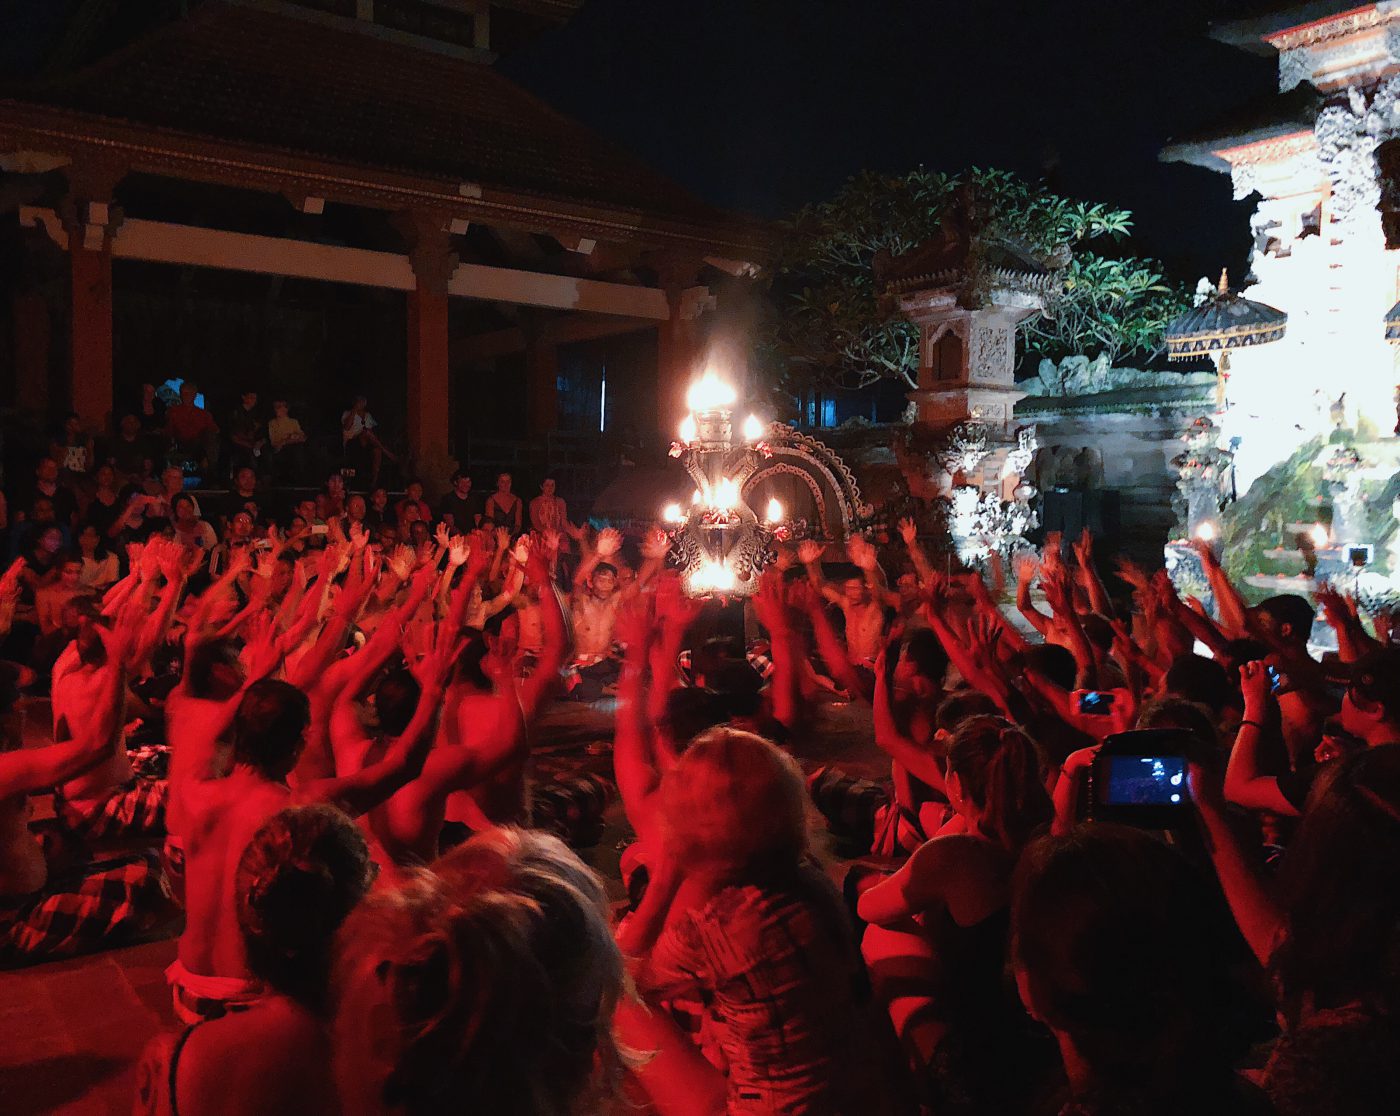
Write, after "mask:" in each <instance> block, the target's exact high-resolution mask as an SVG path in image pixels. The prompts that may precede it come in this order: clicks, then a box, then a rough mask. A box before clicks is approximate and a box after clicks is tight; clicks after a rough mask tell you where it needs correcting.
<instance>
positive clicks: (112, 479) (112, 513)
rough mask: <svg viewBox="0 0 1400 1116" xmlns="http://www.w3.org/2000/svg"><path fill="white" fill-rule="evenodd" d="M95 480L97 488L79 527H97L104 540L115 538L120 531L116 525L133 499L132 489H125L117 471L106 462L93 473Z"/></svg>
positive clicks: (83, 512) (88, 502) (90, 498)
mask: <svg viewBox="0 0 1400 1116" xmlns="http://www.w3.org/2000/svg"><path fill="white" fill-rule="evenodd" d="M93 480H94V483H95V487H94V488H93V491H92V493H91V494H90V495H89V497H88V501H87V504H86V506H85V507H84V508H83V511H82V516H81V518H80V520H79V526H91V527H95V528H96V529H97V533H98V534H99V535H100V536H101V537H102V538H103V539H110V538H114V537H115V534H116V532H117V531H119V530H120V528H118V527H116V526H115V525H116V523H117V521H118V520H120V519H121V518H122V513H123V512H125V510H126V505H127V502H128V501H129V500H130V499H131V489H130V488H126V487H123V485H122V483H121V478H120V477H118V475H117V471H116V470H115V469H114V468H112V466H111V465H109V464H107V462H105V461H104V462H103V463H102V464H101V465H99V466H98V467H97V469H96V471H95V472H94V473H93Z"/></svg>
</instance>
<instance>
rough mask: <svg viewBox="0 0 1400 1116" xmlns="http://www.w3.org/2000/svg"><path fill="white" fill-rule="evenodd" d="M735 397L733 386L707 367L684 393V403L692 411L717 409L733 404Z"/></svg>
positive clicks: (736, 396)
mask: <svg viewBox="0 0 1400 1116" xmlns="http://www.w3.org/2000/svg"><path fill="white" fill-rule="evenodd" d="M737 398H738V395H737V393H736V392H735V391H734V388H733V387H732V386H731V385H730V384H727V383H725V382H724V381H723V380H721V379H720V378H719V373H717V372H716V371H715V370H714V369H712V368H709V369H706V370H705V374H704V375H703V376H701V377H700V378H699V379H698V380H696V381H695V382H694V383H692V384H691V385H690V390H689V391H687V392H686V393H685V405H686V406H687V407H689V408H690V409H691V410H692V411H718V410H722V409H723V408H725V407H731V406H733V404H734V400H735V399H737Z"/></svg>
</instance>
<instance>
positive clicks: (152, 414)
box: [136, 384, 166, 435]
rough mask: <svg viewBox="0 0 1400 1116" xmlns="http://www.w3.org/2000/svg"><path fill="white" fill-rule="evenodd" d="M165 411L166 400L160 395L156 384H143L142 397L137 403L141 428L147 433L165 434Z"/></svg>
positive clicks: (137, 414)
mask: <svg viewBox="0 0 1400 1116" xmlns="http://www.w3.org/2000/svg"><path fill="white" fill-rule="evenodd" d="M165 412H166V406H165V400H164V399H162V398H161V397H160V392H158V391H157V390H156V385H155V384H142V385H141V398H140V399H139V400H138V401H137V403H136V417H137V418H138V419H139V420H140V422H141V429H142V430H143V431H145V432H146V433H147V434H160V435H164V434H165V432H166V428H165Z"/></svg>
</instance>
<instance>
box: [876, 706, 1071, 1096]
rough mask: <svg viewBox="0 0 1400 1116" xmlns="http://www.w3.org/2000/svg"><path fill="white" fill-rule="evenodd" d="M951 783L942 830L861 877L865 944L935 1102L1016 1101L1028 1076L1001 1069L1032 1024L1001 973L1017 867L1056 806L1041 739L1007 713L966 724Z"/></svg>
mask: <svg viewBox="0 0 1400 1116" xmlns="http://www.w3.org/2000/svg"><path fill="white" fill-rule="evenodd" d="M945 784H946V787H947V795H948V801H949V802H950V803H951V805H952V807H953V809H954V811H955V816H954V818H953V819H952V820H951V821H950V822H949V823H948V824H947V825H945V826H944V828H943V830H942V832H941V833H940V834H939V835H938V836H936V837H934V838H933V839H932V840H930V841H928V842H926V843H925V844H923V845H922V846H920V848H919V849H918V850H917V851H916V852H915V853H914V855H913V856H912V857H910V858H909V860H908V861H907V862H906V863H905V864H904V866H903V867H901V868H900V869H899V871H897V872H895V873H894V875H892V876H888V877H880V876H878V875H876V876H872V877H871V878H870V879H867V880H862V881H859V884H858V885H857V887H858V889H859V888H860V887H863V888H864V890H863V891H862V893H861V894H860V898H859V902H858V904H857V912H858V914H859V915H860V917H861V919H863V920H864V921H865V922H867V923H869V924H870V925H869V926H868V927H867V929H866V931H865V935H864V938H863V939H862V942H861V949H862V952H863V953H864V955H865V960H866V963H867V965H868V966H869V969H870V976H871V979H872V981H873V982H874V985H875V992H876V996H877V997H878V998H879V999H880V1000H882V1001H883V1002H884V1003H885V1005H886V1006H887V1008H888V1010H889V1012H890V1018H891V1020H892V1021H893V1023H894V1026H895V1030H896V1032H897V1033H898V1035H899V1037H900V1041H901V1042H902V1044H903V1046H904V1048H905V1053H906V1055H907V1056H908V1058H909V1059H910V1061H911V1062H912V1064H913V1065H914V1067H915V1069H916V1071H918V1073H919V1076H920V1078H921V1087H922V1089H923V1090H924V1092H925V1093H926V1094H927V1095H926V1097H925V1099H926V1100H927V1101H928V1102H929V1103H930V1104H931V1105H932V1107H934V1108H935V1109H936V1110H937V1111H939V1112H973V1111H992V1110H995V1109H996V1108H997V1107H998V1106H1005V1107H1004V1110H1010V1106H1011V1105H1013V1104H1014V1103H1015V1102H1016V1100H1017V1098H1014V1097H1010V1096H1007V1095H1006V1094H1005V1092H1004V1090H1006V1089H1008V1088H1014V1087H1015V1086H1016V1085H1017V1084H1018V1082H1017V1081H1016V1080H1013V1079H1015V1078H1018V1077H1022V1078H1023V1075H1016V1074H1010V1075H1008V1074H1007V1073H1005V1070H1004V1067H1005V1065H1006V1064H1008V1062H1009V1061H1010V1060H1011V1059H1010V1053H1011V1052H1010V1049H1009V1045H1008V1044H1012V1043H1015V1042H1016V1041H1017V1040H1018V1038H1019V1037H1020V1035H1021V1029H1022V1024H1023V1023H1024V1014H1023V1013H1022V1012H1021V1010H1020V1008H1019V1005H1017V1004H1016V1002H1015V997H1014V993H1013V992H1012V990H1011V989H1010V988H1008V987H1005V982H1004V980H1003V969H1004V966H1005V960H1006V942H1007V933H1008V926H1009V920H1010V903H1011V876H1012V873H1013V871H1014V870H1015V867H1016V860H1017V857H1019V856H1020V853H1021V850H1022V849H1023V848H1024V847H1025V845H1026V843H1027V842H1028V841H1029V840H1030V839H1031V838H1032V837H1033V836H1034V835H1035V834H1036V832H1037V831H1039V830H1040V829H1042V828H1046V827H1048V825H1049V822H1050V819H1051V815H1052V807H1051V803H1050V798H1049V796H1048V795H1047V794H1046V791H1045V784H1044V777H1043V774H1042V771H1041V763H1040V756H1039V753H1038V751H1037V749H1036V747H1035V745H1034V743H1033V742H1032V741H1031V739H1030V738H1029V737H1028V736H1027V735H1026V734H1025V733H1024V732H1023V731H1022V730H1021V729H1020V728H1018V727H1017V726H1015V725H1013V724H1011V723H1010V722H1009V721H1005V720H1003V719H1001V718H1000V717H991V716H985V715H983V716H975V717H970V718H968V719H967V720H965V721H964V722H963V723H962V724H961V725H960V726H959V727H958V729H957V731H956V732H955V733H954V735H953V737H952V739H951V740H950V741H949V744H948V754H947V771H946V776H945ZM1021 1083H1022V1084H1024V1080H1022V1082H1021Z"/></svg>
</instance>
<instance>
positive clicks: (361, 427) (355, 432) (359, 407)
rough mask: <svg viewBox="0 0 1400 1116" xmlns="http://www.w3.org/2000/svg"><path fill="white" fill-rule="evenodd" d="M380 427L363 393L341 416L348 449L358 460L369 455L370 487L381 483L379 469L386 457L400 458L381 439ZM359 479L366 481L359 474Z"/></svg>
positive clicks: (393, 459)
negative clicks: (370, 411)
mask: <svg viewBox="0 0 1400 1116" xmlns="http://www.w3.org/2000/svg"><path fill="white" fill-rule="evenodd" d="M378 429H379V423H378V421H377V420H376V419H375V417H374V416H373V415H372V414H370V413H369V400H368V399H366V398H365V397H364V396H363V395H357V396H355V398H354V400H353V401H352V402H351V404H350V409H349V410H347V411H345V412H343V413H342V414H341V416H340V436H341V440H342V441H343V443H344V446H345V449H346V451H347V452H350V451H353V452H354V453H355V455H356V457H357V459H358V460H363V458H364V457H365V456H368V457H369V461H370V468H369V478H368V484H369V487H370V488H374V487H376V486H377V485H378V484H379V470H380V467H381V466H382V465H383V463H384V459H385V458H386V457H387V458H388V459H389V460H390V461H397V460H398V458H397V457H395V456H394V455H393V454H392V453H390V452H389V450H388V448H387V447H386V446H385V445H384V443H383V442H381V441H380V440H379V435H378V433H377V430H378ZM357 479H360V483H362V484H363V483H365V481H364V480H363V479H362V478H358V475H357Z"/></svg>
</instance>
